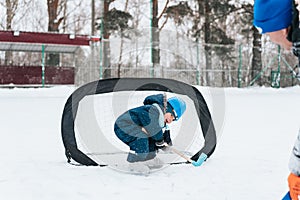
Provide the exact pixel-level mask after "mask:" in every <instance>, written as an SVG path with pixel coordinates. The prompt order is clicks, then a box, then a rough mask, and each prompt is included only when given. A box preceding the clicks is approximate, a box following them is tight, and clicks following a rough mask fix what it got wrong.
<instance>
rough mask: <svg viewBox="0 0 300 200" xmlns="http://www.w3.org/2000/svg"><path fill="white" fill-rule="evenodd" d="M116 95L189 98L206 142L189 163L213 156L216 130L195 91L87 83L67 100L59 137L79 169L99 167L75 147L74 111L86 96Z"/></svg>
mask: <svg viewBox="0 0 300 200" xmlns="http://www.w3.org/2000/svg"><path fill="white" fill-rule="evenodd" d="M118 91H164V92H171V93H176V94H182V95H186V96H188V97H189V98H190V99H191V100H192V101H193V103H194V106H195V108H196V111H197V115H198V118H199V121H200V124H201V130H202V134H203V137H204V140H205V141H204V146H203V147H202V148H201V149H199V151H198V152H197V153H196V154H195V155H193V156H192V157H191V159H192V160H195V161H196V160H197V159H198V158H199V156H200V154H201V153H202V152H203V153H205V154H206V155H207V156H208V157H210V156H211V155H212V154H213V152H214V150H215V148H216V144H217V137H216V130H215V126H214V123H213V120H212V117H211V114H210V111H209V108H208V106H207V104H206V101H205V99H204V97H203V96H202V94H201V93H200V91H199V90H198V89H197V88H195V87H194V86H192V85H189V84H186V83H183V82H180V81H177V80H173V79H164V78H112V79H102V80H98V81H93V82H90V83H87V84H85V85H83V86H81V87H79V88H78V89H76V90H75V91H74V92H73V93H72V94H71V95H70V97H69V98H68V99H67V102H66V104H65V106H64V110H63V114H62V120H61V134H62V140H63V144H64V147H65V155H66V157H67V159H68V162H70V161H71V159H74V160H75V161H76V162H78V163H80V164H82V165H87V166H98V165H99V164H98V163H96V162H95V161H94V160H92V159H91V158H90V157H88V156H87V155H86V154H84V153H83V152H82V151H80V150H79V149H78V147H77V142H76V137H75V130H74V124H75V118H76V114H77V109H78V106H79V102H80V101H81V100H82V99H83V98H84V97H85V96H88V95H95V94H102V93H110V92H118ZM100 166H101V165H100Z"/></svg>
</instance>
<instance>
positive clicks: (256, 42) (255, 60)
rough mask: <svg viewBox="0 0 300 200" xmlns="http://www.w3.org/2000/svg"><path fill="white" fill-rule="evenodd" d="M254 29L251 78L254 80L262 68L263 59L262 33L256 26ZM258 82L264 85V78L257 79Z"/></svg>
mask: <svg viewBox="0 0 300 200" xmlns="http://www.w3.org/2000/svg"><path fill="white" fill-rule="evenodd" d="M252 30H253V49H252V52H253V57H252V70H251V78H250V79H251V80H253V79H254V78H255V77H256V76H257V75H258V74H259V73H260V72H261V70H262V61H261V34H260V33H259V32H258V30H257V29H256V28H255V27H252ZM256 83H257V84H258V85H260V86H261V85H262V79H261V78H259V79H257V81H256Z"/></svg>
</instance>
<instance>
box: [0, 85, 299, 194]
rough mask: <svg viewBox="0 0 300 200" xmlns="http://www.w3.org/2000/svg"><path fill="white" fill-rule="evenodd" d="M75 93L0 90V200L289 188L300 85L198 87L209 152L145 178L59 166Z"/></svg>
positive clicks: (282, 191)
mask: <svg viewBox="0 0 300 200" xmlns="http://www.w3.org/2000/svg"><path fill="white" fill-rule="evenodd" d="M74 89H75V88H74V87H70V86H68V87H67V86H59V87H53V88H39V89H0V96H1V98H0V110H1V113H0V120H1V126H0V134H1V140H0V158H1V162H0V169H1V170H0V199H5V200H19V199H22V200H27V199H28V200H40V199H43V200H46V199H49V200H50V199H51V200H52V199H56V200H60V199H72V200H77V199H78V200H79V199H89V200H93V199H97V200H98V199H110V200H120V199H132V200H134V199H143V200H153V199H156V200H158V199H172V200H177V199H178V200H183V199H189V200H193V199H204V200H215V199H218V200H241V199H242V200H253V199H280V198H281V197H282V196H283V195H284V194H285V193H286V191H287V190H288V186H287V181H286V179H287V176H288V174H289V171H288V167H287V165H288V160H289V156H290V153H291V149H292V146H293V143H294V140H295V139H296V136H297V132H298V129H299V112H298V108H299V102H300V95H299V93H300V87H291V88H285V89H272V88H259V87H257V88H256V87H254V88H245V89H237V88H225V89H221V88H204V87H199V90H200V91H201V92H202V93H203V95H204V97H205V98H206V99H207V103H208V105H209V107H210V109H211V110H212V115H213V118H214V119H215V120H216V122H215V123H216V128H217V130H218V144H217V148H216V150H215V153H214V154H213V155H212V156H211V157H210V158H209V159H208V161H207V162H205V163H204V164H203V165H202V166H200V167H194V166H192V165H173V166H171V167H167V168H165V169H163V170H161V171H158V172H155V173H153V174H150V175H149V176H137V175H131V174H125V173H120V172H116V171H114V170H112V169H110V168H100V167H85V166H73V165H69V164H68V163H67V162H66V158H65V156H64V148H63V144H62V140H61V135H60V134H61V133H60V120H61V114H62V110H63V107H64V104H65V102H66V99H67V98H68V96H69V95H70V94H71V93H72V92H73V91H74ZM219 105H220V107H218V106H219ZM222 105H223V106H224V108H222ZM216 108H217V109H216Z"/></svg>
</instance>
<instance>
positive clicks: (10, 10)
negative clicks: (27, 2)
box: [3, 0, 19, 65]
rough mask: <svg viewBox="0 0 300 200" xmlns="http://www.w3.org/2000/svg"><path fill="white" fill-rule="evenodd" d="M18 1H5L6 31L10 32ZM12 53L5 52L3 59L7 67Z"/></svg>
mask: <svg viewBox="0 0 300 200" xmlns="http://www.w3.org/2000/svg"><path fill="white" fill-rule="evenodd" d="M18 5H19V0H5V5H3V6H4V7H6V27H5V28H6V30H9V31H10V30H12V22H13V19H14V17H15V15H16V10H17V9H18ZM12 55H13V54H12V52H10V51H6V52H5V59H4V64H5V65H8V64H10V63H11V62H12Z"/></svg>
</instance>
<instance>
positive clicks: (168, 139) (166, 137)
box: [164, 130, 173, 146]
mask: <svg viewBox="0 0 300 200" xmlns="http://www.w3.org/2000/svg"><path fill="white" fill-rule="evenodd" d="M164 141H165V142H166V143H167V144H168V145H169V146H172V145H173V144H172V139H171V136H170V130H165V132H164Z"/></svg>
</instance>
